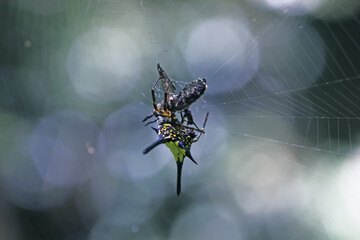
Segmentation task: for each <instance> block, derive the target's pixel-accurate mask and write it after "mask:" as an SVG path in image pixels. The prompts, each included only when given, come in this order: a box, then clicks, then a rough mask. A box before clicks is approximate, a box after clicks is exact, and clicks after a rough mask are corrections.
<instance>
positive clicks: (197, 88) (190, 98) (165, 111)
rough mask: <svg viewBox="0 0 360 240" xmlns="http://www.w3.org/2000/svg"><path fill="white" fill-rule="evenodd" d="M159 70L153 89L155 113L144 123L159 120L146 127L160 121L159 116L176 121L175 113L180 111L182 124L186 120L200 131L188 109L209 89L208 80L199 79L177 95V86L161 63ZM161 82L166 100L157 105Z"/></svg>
mask: <svg viewBox="0 0 360 240" xmlns="http://www.w3.org/2000/svg"><path fill="white" fill-rule="evenodd" d="M157 69H158V72H159V75H160V77H159V78H158V79H157V80H156V82H155V83H154V85H153V87H152V88H151V96H152V100H153V107H154V109H153V112H152V113H151V114H150V115H148V116H146V117H145V118H144V119H143V120H142V121H143V122H145V121H146V120H148V119H149V118H151V117H152V116H155V117H156V118H157V119H156V120H154V121H151V122H148V123H147V124H146V125H148V124H150V123H154V122H156V121H158V117H159V116H162V117H165V118H167V119H171V118H174V119H176V115H175V114H174V113H175V112H177V111H180V112H181V123H184V121H185V120H186V121H187V124H188V125H189V124H194V125H195V127H196V128H197V129H198V130H199V128H198V127H197V126H196V124H195V123H194V121H193V117H192V115H191V111H190V110H188V108H189V106H190V105H191V104H193V103H194V102H196V101H197V100H198V99H199V98H200V97H201V96H202V95H203V94H204V92H205V90H206V89H207V85H206V79H205V78H199V79H197V80H194V81H192V82H190V83H188V84H187V85H186V86H185V87H184V89H183V90H181V91H180V92H179V93H178V94H176V93H175V92H176V87H175V84H174V83H173V81H171V79H170V78H169V77H168V76H167V74H166V72H165V71H164V69H162V68H161V66H160V64H159V63H158V64H157ZM160 80H161V83H162V87H163V90H164V100H163V101H162V102H161V103H157V102H156V98H155V87H156V85H157V83H158V82H159V81H160ZM182 112H184V115H182ZM146 125H145V126H146Z"/></svg>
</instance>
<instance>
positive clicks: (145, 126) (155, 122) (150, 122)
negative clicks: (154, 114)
mask: <svg viewBox="0 0 360 240" xmlns="http://www.w3.org/2000/svg"><path fill="white" fill-rule="evenodd" d="M157 121H158V120H157V119H155V120H154V121H151V122H148V123H147V124H145V127H146V126H147V125H149V124H152V123H156V122H157Z"/></svg>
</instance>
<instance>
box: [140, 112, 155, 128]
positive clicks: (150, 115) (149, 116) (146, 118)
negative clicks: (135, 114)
mask: <svg viewBox="0 0 360 240" xmlns="http://www.w3.org/2000/svg"><path fill="white" fill-rule="evenodd" d="M152 116H154V113H151V114H149V115H147V116H146V117H145V118H144V119H143V120H142V122H145V121H146V120H148V119H149V118H151V117H152ZM145 126H146V125H145Z"/></svg>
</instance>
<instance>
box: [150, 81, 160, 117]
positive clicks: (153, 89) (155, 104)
mask: <svg viewBox="0 0 360 240" xmlns="http://www.w3.org/2000/svg"><path fill="white" fill-rule="evenodd" d="M159 81H160V78H158V80H156V82H155V83H154V86H153V87H152V88H151V96H152V99H153V105H154V109H155V111H157V112H159V109H158V107H157V103H156V98H155V87H156V84H157V83H158V82H159Z"/></svg>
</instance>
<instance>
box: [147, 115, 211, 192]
mask: <svg viewBox="0 0 360 240" xmlns="http://www.w3.org/2000/svg"><path fill="white" fill-rule="evenodd" d="M208 116H209V113H207V114H206V116H205V120H204V123H203V127H202V129H201V130H200V133H199V134H196V133H195V131H198V130H197V129H194V128H186V127H184V126H183V125H182V124H181V123H180V122H179V121H177V120H175V122H173V123H172V124H170V123H167V122H161V123H160V124H159V127H158V128H157V129H156V128H152V129H154V131H155V132H156V133H157V135H158V136H159V139H158V140H156V141H155V142H154V143H152V144H151V145H150V146H148V147H147V148H145V150H144V151H143V154H146V153H148V152H150V151H151V150H152V149H153V148H155V147H156V146H158V145H160V144H162V143H165V145H166V146H167V147H168V148H170V150H171V152H172V154H173V155H174V158H175V161H176V164H177V185H176V186H177V187H176V193H177V195H178V196H179V195H180V192H181V170H182V165H183V163H184V158H185V157H188V158H190V159H191V161H193V162H194V163H195V164H196V165H197V162H196V161H195V160H194V158H193V157H192V155H191V153H190V149H191V145H192V144H193V143H195V142H197V141H198V140H199V138H200V136H201V135H202V134H203V133H204V129H205V125H206V122H207V119H208Z"/></svg>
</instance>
